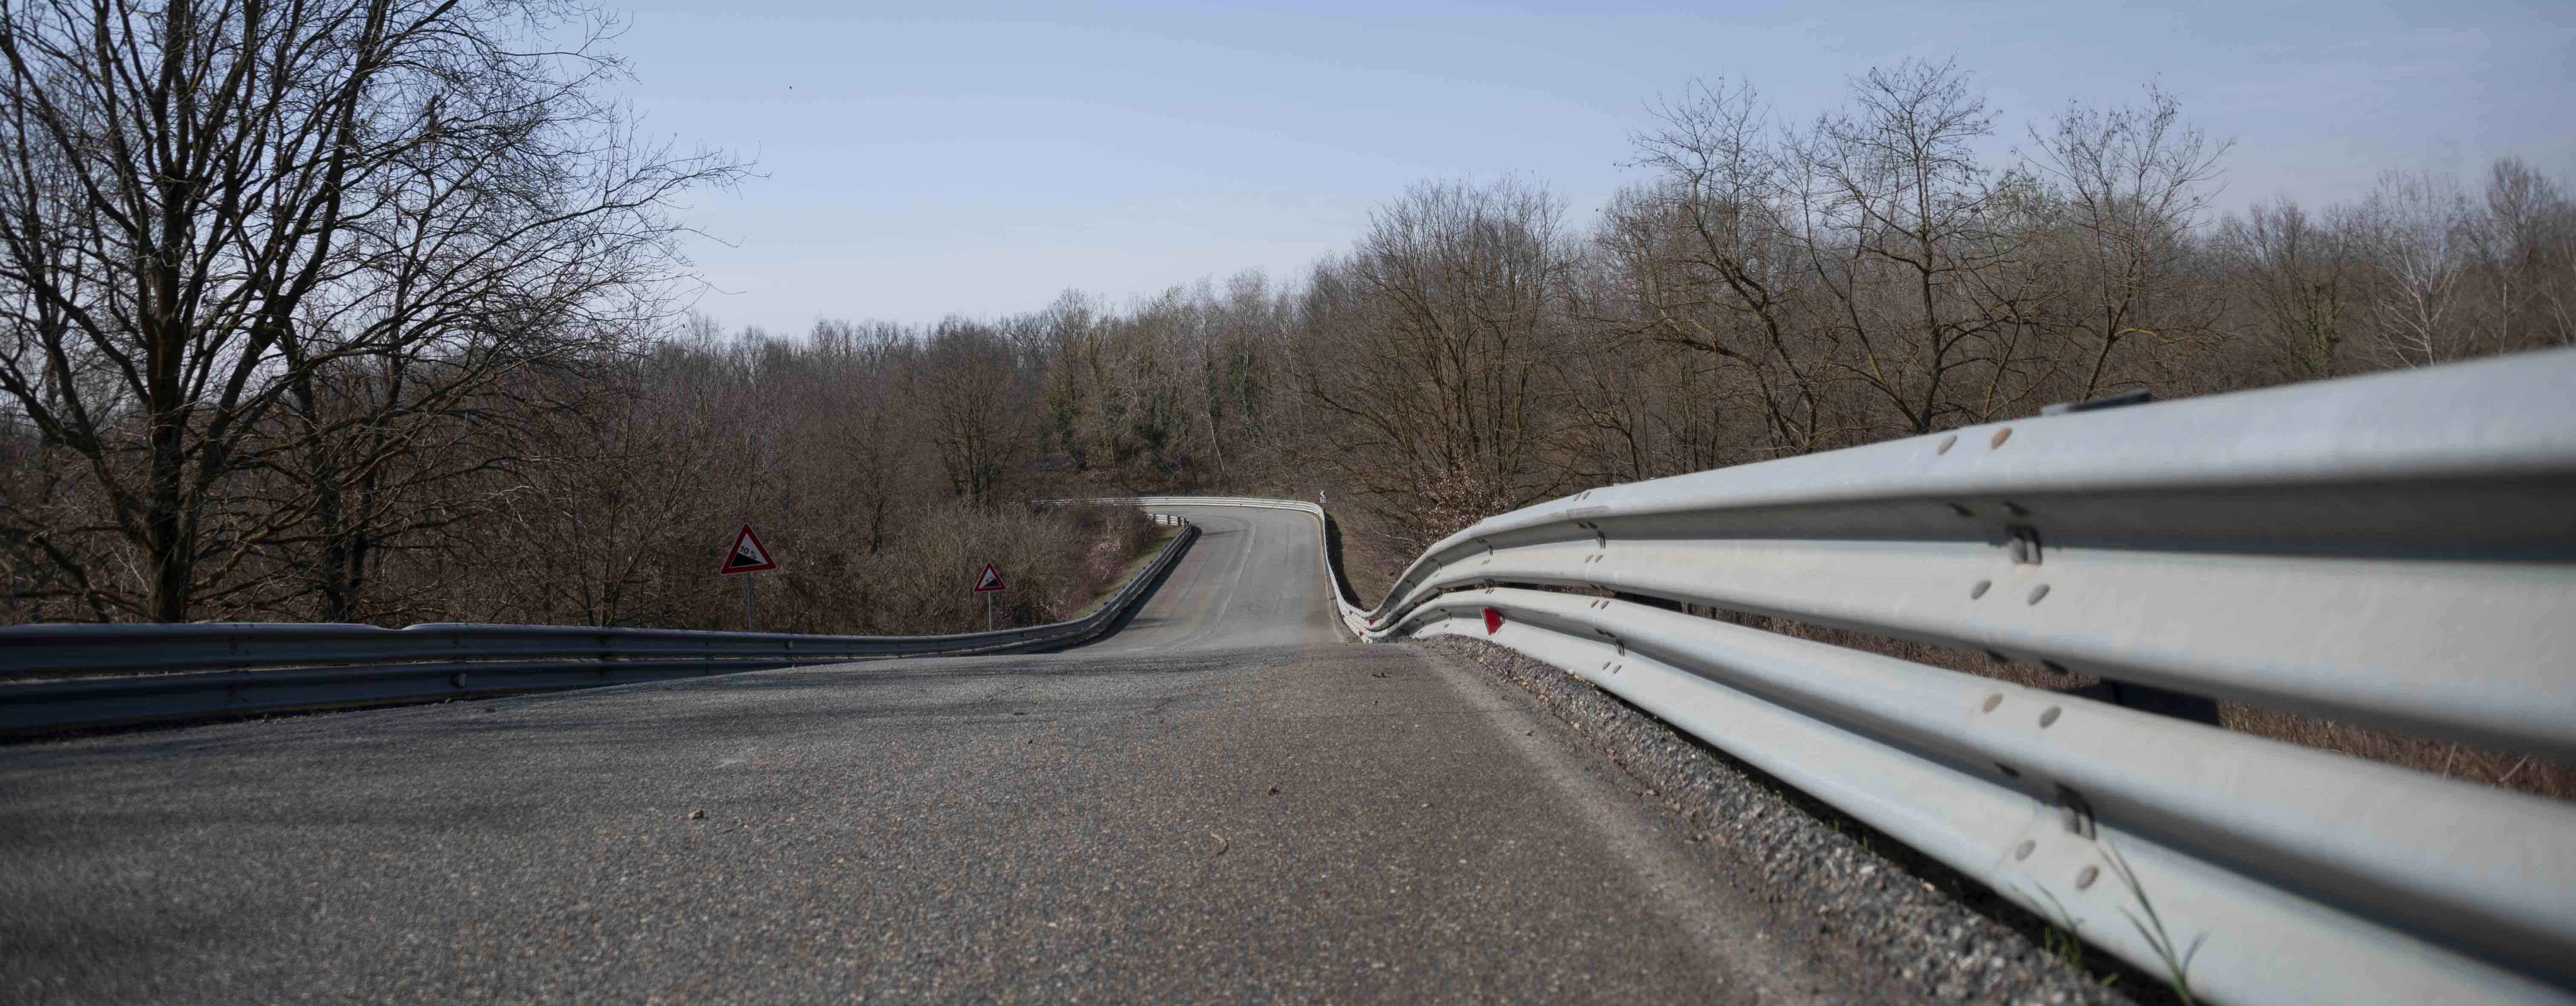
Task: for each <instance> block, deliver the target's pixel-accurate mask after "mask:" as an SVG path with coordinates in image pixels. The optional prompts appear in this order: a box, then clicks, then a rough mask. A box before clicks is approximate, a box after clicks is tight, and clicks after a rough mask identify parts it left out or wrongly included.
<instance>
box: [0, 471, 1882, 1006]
mask: <svg viewBox="0 0 2576 1006" xmlns="http://www.w3.org/2000/svg"><path fill="white" fill-rule="evenodd" d="M1180 512H1185V513H1188V514H1189V516H1190V517H1191V518H1192V519H1194V520H1196V521H1197V522H1198V523H1199V524H1200V525H1201V527H1202V528H1203V529H1204V531H1205V534H1204V536H1203V537H1202V538H1201V539H1200V540H1199V542H1198V543H1197V545H1195V546H1194V547H1193V548H1192V550H1191V552H1190V553H1189V554H1188V555H1187V556H1186V557H1185V558H1184V559H1183V560H1182V562H1181V563H1180V565H1179V566H1178V567H1176V568H1175V569H1174V570H1173V571H1172V573H1171V574H1170V576H1169V577H1168V578H1167V579H1166V580H1165V582H1164V583H1163V584H1162V586H1161V587H1160V588H1159V589H1158V590H1157V591H1156V593H1155V594H1154V596H1153V597H1152V598H1151V600H1150V601H1148V603H1147V604H1146V605H1145V606H1144V607H1143V608H1141V609H1140V610H1139V611H1138V612H1137V614H1136V615H1135V616H1134V617H1133V618H1132V619H1131V621H1130V623H1129V624H1128V625H1127V626H1126V627H1125V628H1124V629H1123V630H1122V631H1120V632H1118V633H1117V634H1115V635H1113V636H1110V637H1108V638H1106V639H1104V640H1102V641H1100V642H1098V643H1095V644H1094V645H1092V646H1089V647H1085V648H1082V649H1079V650H1074V651H1070V652H1065V653H1058V654H1049V655H1041V656H1007V657H974V658H947V659H923V660H907V661H901V662H879V663H864V664H847V665H838V666H831V667H820V668H805V669H798V670H784V671H771V672H762V673H754V674H741V675H732V676H726V677H718V678H708V679H702V680H696V681H690V682H684V683H673V684H656V685H639V686H628V687H621V688H610V689H599V690H593V691H585V692H572V693H561V694H554V695H546V696H532V697H522V698H512V699H502V700H493V701H484V702H466V703H451V704H446V705H439V706H428V707H415V708H409V709H397V710H384V711H373V712H356V713H343V714H335V715H323V716H309V717H300V718H292V719H283V720H276V721H270V722H265V723H234V724H224V725H215V726H204V727H195V728H189V729H177V730H165V731H157V732H145V733H133V734H124V735H117V736H107V737H96V738H89V739H84V740H77V741H70V742H58V743H48V744H30V745H19V746H15V747H10V748H0V1000H5V1001H18V1002H54V1001H63V1002H140V1001H234V1002H271V1001H280V1000H287V999H302V998H312V999H323V1000H335V1001H346V1000H365V1001H384V1000H447V1001H491V1000H507V1001H523V1000H531V999H548V1000H552V999H583V1000H589V999H596V1000H604V1001H628V1002H632V1001H671V1002H697V1001H719V1000H736V1001H782V1000H784V1001H823V1000H833V1001H839V1000H855V999H862V998H865V999H878V1000H889V999H890V1000H898V1001H909V1000H916V999H924V998H935V999H976V1000H986V999H1009V1000H1030V999H1035V1000H1048V1001H1105V1002H1123V1001H1199V1000H1210V999H1261V1000H1272V999H1294V1000H1329V1001H1349V1000H1370V1001H1396V1000H1402V1001H1413V1000H1496V999H1513V1000H1542V1001H1640V1000H1644V1001H1733V1002H1750V1001H1757V1000H1758V1001H1765V1002H1773V1001H1806V1000H1809V999H1811V998H1836V997H1837V996H1835V995H1834V994H1832V993H1825V994H1823V995H1818V994H1816V990H1817V989H1819V988H1820V987H1821V988H1828V989H1830V988H1834V987H1837V983H1836V982H1835V981H1833V980H1832V979H1830V978H1819V977H1816V976H1814V975H1812V974H1810V973H1808V972H1809V971H1811V970H1812V968H1811V967H1810V966H1807V965H1803V964H1801V963H1800V962H1799V961H1798V960H1792V959H1790V955H1789V954H1788V952H1787V951H1783V950H1779V949H1778V948H1777V945H1776V942H1775V941H1773V940H1772V939H1771V938H1770V937H1769V935H1767V934H1764V933H1762V932H1760V931H1759V930H1760V925H1759V923H1758V922H1757V921H1755V920H1758V919H1759V918H1762V917H1763V916H1762V915H1761V913H1760V912H1758V911H1757V910H1754V909H1751V908H1748V907H1746V906H1745V905H1744V904H1742V903H1741V902H1742V901H1744V900H1745V899H1746V897H1747V896H1746V895H1744V894H1741V893H1737V892H1736V891H1734V890H1733V889H1732V888H1731V887H1729V885H1728V884H1727V883H1725V882H1724V881H1723V880H1722V879H1720V878H1714V877H1712V876H1710V875H1709V874H1708V873H1707V871H1706V870H1704V869H1703V868H1701V867H1699V866H1696V865H1693V863H1692V862H1691V861H1690V860H1689V859H1688V857H1686V856H1684V855H1682V854H1681V853H1680V852H1679V851H1678V850H1677V849H1676V848H1675V838H1674V837H1673V835H1672V834H1670V833H1669V832H1668V830H1666V829H1664V828H1663V827H1662V826H1659V825H1658V824H1656V823H1655V822H1654V820H1653V819H1652V818H1650V817H1649V816H1647V815H1646V814H1645V813H1643V812H1642V811H1641V810H1640V809H1639V800H1638V799H1637V796H1636V794H1635V793H1633V792H1631V790H1630V789H1629V788H1628V787H1627V786H1625V785H1623V783H1624V780H1623V779H1622V778H1620V777H1619V776H1618V775H1617V773H1616V772H1615V770H1614V769H1612V768H1611V767H1609V766H1607V765H1606V764H1603V763H1601V762H1598V761H1596V760H1595V759H1594V758H1593V757H1592V756H1590V755H1587V754H1585V753H1583V749H1582V748H1580V747H1578V746H1577V745H1576V744H1575V743H1572V742H1570V740H1569V738H1567V737H1565V736H1563V735H1561V734H1560V732H1559V728H1557V727H1554V726H1553V725H1552V721H1548V720H1546V718H1545V717H1544V715H1543V714H1538V713H1534V712H1533V707H1532V706H1531V705H1530V704H1529V703H1528V700H1527V699H1526V697H1524V696H1522V695H1520V694H1519V693H1517V692H1513V693H1506V692H1504V691H1501V690H1497V689H1496V688H1494V687H1493V686H1492V685H1490V684H1489V683H1488V679H1486V678H1484V677H1482V676H1480V675H1478V674H1476V673H1474V672H1473V671H1471V670H1468V669H1465V668H1463V667H1462V666H1460V665H1459V664H1457V663H1456V662H1455V658H1451V657H1447V656H1444V655H1441V654H1438V653H1436V652H1432V651H1427V650H1423V649H1419V648H1415V647H1409V646H1363V645H1359V644H1355V643H1349V642H1346V641H1345V640H1344V639H1343V638H1342V637H1341V636H1339V635H1338V633H1337V630H1336V629H1335V628H1334V627H1333V622H1332V621H1331V618H1330V614H1329V611H1330V608H1329V603H1328V601H1327V595H1326V593H1325V587H1324V584H1323V582H1322V578H1321V576H1320V574H1319V573H1318V572H1317V569H1318V566H1319V562H1318V559H1317V556H1316V554H1315V549H1316V547H1317V544H1316V538H1317V535H1316V533H1315V527H1314V524H1313V519H1312V518H1311V517H1307V516H1305V515H1303V514H1298V513H1293V512H1285V511H1264V510H1234V509H1218V508H1203V509H1191V510H1183V511H1180ZM701 812H702V813H703V816H702V817H701V816H698V815H699V814H700V813H701Z"/></svg>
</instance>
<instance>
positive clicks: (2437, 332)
mask: <svg viewBox="0 0 2576 1006" xmlns="http://www.w3.org/2000/svg"><path fill="white" fill-rule="evenodd" d="M2467 210H2468V197H2467V195H2465V194H2464V193H2462V192H2461V191H2460V186H2459V182H2458V181H2457V180H2456V179H2453V178H2452V177H2450V176H2448V175H2442V174H2436V173H2433V172H2428V171H2417V172H2409V171H2388V172H2382V173H2381V174H2380V176H2379V187H2378V188H2376V189H2374V190H2372V191H2371V193H2370V196H2369V198H2368V199H2366V200H2364V201H2363V203H2362V206H2361V216H2360V222H2361V228H2362V231H2361V233H2362V240H2363V243H2364V247H2365V248H2366V249H2368V252H2369V255H2370V261H2371V264H2372V265H2373V266H2374V267H2375V271H2376V272H2377V273H2378V275H2377V277H2376V278H2377V280H2378V282H2377V284H2376V285H2375V286H2374V291H2373V292H2374V295H2373V297H2372V298H2371V301H2370V313H2369V320H2370V323H2371V333H2372V334H2373V335H2374V336H2375V337H2376V339H2375V342H2374V345H2373V348H2375V349H2376V350H2378V351H2379V352H2380V353H2381V354H2383V355H2384V356H2385V357H2386V358H2387V359H2389V360H2390V361H2392V362H2395V363H2398V364H2400V365H2404V366H2423V365H2426V364H2432V363H2439V362H2441V361H2443V360H2450V359H2457V358H2459V357H2461V356H2463V355H2466V354H2467V353H2468V352H2469V350H2470V345H2469V343H2468V340H2467V338H2466V337H2465V336H2464V335H2463V333H2461V332H2459V331H2458V330H2457V320H2458V319H2457V318H2456V317H2455V315H2456V314H2457V313H2458V310H2459V307H2460V304H2459V293H2460V279H2461V277H2462V275H2463V274H2464V272H2465V267H2466V265H2467V260H2468V248H2467V242H2466V241H2464V240H2463V238H2464V236H2465V234H2464V231H2465V223H2466V221H2465V217H2466V216H2467Z"/></svg>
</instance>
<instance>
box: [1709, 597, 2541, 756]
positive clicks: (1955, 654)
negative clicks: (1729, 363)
mask: <svg viewBox="0 0 2576 1006" xmlns="http://www.w3.org/2000/svg"><path fill="white" fill-rule="evenodd" d="M1694 610H1699V609H1694ZM1718 617H1721V618H1723V619H1724V620H1726V621H1729V622H1734V623H1736V624H1739V625H1745V626H1748V627H1751V628H1757V629H1766V630H1769V631H1772V632H1778V633H1781V634H1782V635H1788V636H1795V637H1797V638H1800V639H1812V640H1815V641H1816V642H1820V643H1831V644H1833V645H1835V646H1843V647H1849V648H1851V649H1855V650H1862V651H1866V652H1869V653H1876V654H1880V655H1883V656H1890V657H1895V658H1898V659H1900V660H1910V661H1913V662H1915V663H1918V664H1929V665H1931V666H1934V667H1943V668H1948V669H1950V670H1954V671H1960V672H1964V673H1968V674H1974V675H1978V676H1980V677H1987V678H1994V679H1996V680H1998V681H2009V682H2012V683H2013V684H2016V685H2021V686H2024V687H2027V688H2037V689H2042V690H2046V691H2053V692H2066V693H2070V694H2071V693H2081V692H2085V691H2087V690H2089V689H2093V688H2095V687H2097V686H2099V685H2100V684H2101V681H2100V679H2097V678H2091V677H2087V676H2084V675H2081V674H2064V673H2059V672H2057V671H2051V670H2048V669H2046V668H2042V667H2039V666H2036V665H2033V664H2028V663H2022V662H2018V661H1997V660H1994V659H1992V658H1990V657H1988V656H1986V655H1985V654H1983V653H1977V652H1972V651H1968V650H1959V649H1952V648H1950V647H1946V646H1934V645H1931V644H1928V643H1917V642H1911V641H1907V640H1898V639H1888V638H1886V637H1883V636H1873V635H1869V634H1867V633H1861V632H1853V631H1850V630H1847V629H1834V628H1827V627H1824V626H1818V625H1807V624H1804V623H1800V622H1792V621H1789V620H1786V619H1774V618H1766V617H1763V616H1760V615H1741V616H1739V615H1734V614H1731V613H1724V614H1720V615H1719V616H1718ZM2218 713H2219V722H2220V725H2222V726H2225V727H2226V728H2228V729H2230V730H2236V731H2240V732H2243V733H2249V734H2253V735H2255V736H2257V737H2266V738H2270V739H2272V740H2276V741H2285V742H2288V743H2291V744H2297V745H2300V746H2302V747H2310V748H2316V749H2318V750H2321V751H2332V752H2335V753H2336V754H2342V755H2350V756H2352V757H2355V758H2367V759H2369V760H2371V761H2376V762H2384V763H2387V764H2390V765H2396V766H2399V767H2401V768H2409V769H2414V770H2416V771H2418V772H2429V773H2432V774H2434V775H2438V776H2443V777H2446V778H2451V779H2461V780H2465V781H2468V782H2473V783H2478V784H2481V785H2487V786H2497V787H2501V788H2504V789H2509V790H2513V791H2516V792H2521V793H2529V794H2532V795H2534V796H2543V797H2549V798H2552V799H2557V800H2576V765H2568V764H2566V763H2564V762H2558V761H2552V760H2550V759H2546V758H2541V757H2538V756H2536V755H2524V754H2516V753H2513V752H2507V751H2496V750H2491V749H2486V748H2477V747H2471V746H2469V745H2466V744H2456V743H2452V742H2450V741H2434V740H2423V739H2420V738H2414V737H2407V736H2404V735H2401V734H2392V733H2389V732H2387V731H2384V730H2376V729H2372V728H2370V727H2363V726H2355V725H2353V724H2350V723H2342V722H2338V721H2335V720H2328V719H2321V718H2318V717H2314V716H2306V715H2302V714H2299V713H2290V712H2283V711H2281V710H2277V709H2266V708H2263V707H2260V706H2250V705H2246V704H2244V703H2240V702H2221V703H2219V704H2218Z"/></svg>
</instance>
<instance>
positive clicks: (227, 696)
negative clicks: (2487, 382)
mask: <svg viewBox="0 0 2576 1006" xmlns="http://www.w3.org/2000/svg"><path fill="white" fill-rule="evenodd" d="M1157 523H1170V521H1157ZM1179 523H1180V524H1181V525H1182V530H1181V533H1180V534H1178V535H1175V536H1173V538H1172V539H1171V540H1170V541H1169V542H1166V543H1165V544H1164V546H1163V548H1162V549H1161V550H1160V551H1159V552H1157V553H1156V554H1155V557H1154V559H1153V561H1152V562H1150V563H1148V564H1147V565H1146V566H1145V568H1144V569H1143V570H1141V571H1139V572H1138V573H1137V574H1136V575H1135V576H1134V577H1132V578H1130V579H1129V580H1128V581H1127V583H1126V584H1125V585H1123V586H1121V587H1120V588H1119V590H1118V592H1117V593H1116V594H1113V595H1111V597H1110V599H1109V600H1108V602H1107V603H1105V604H1103V605H1101V606H1100V608H1099V609H1098V610H1096V611H1093V612H1091V613H1090V614H1087V615H1084V616H1083V617H1081V618H1077V619H1073V620H1070V621H1064V622H1054V623H1050V624H1046V625H1034V626H1024V627H1021V628H1015V629H1002V630H999V631H995V632H970V633H959V634H955V635H942V636H815V635H798V634H793V633H778V632H757V633H755V632H699V631H691V630H683V629H603V628H590V627H584V626H552V625H468V624H431V625H414V626H411V627H408V628H402V629H384V628H378V627H375V626H369V625H282V624H261V623H199V624H189V625H24V626H12V627H8V628H0V674H4V675H7V676H10V677H22V678H23V677H29V676H37V675H45V674H101V673H120V672H122V673H126V674H128V675H129V676H123V677H113V678H88V679H75V680H57V681H40V682H33V683H0V734H23V733H32V732H45V731H56V730H65V729H79V728H87V727H100V726H113V725H121V724H130V723H142V722H151V721H155V720H167V719H189V718H199V717H205V716H210V715H227V714H235V713H249V712H275V711H285V710H291V709H310V708H327V707H332V706H346V705H364V704H375V703H386V702H403V701H421V700H428V699H437V698H451V697H454V698H462V697H469V696H475V695H490V694H500V693H510V692H527V691H543V690H553V689H563V688H584V687H597V686H601V685H613V684H627V683H632V682H638V681H655V680H663V679H668V678H676V677H700V676H705V675H712V674H729V673H736V672H741V671H755V670H768V669H773V668H779V667H793V666H798V665H803V664H817V663H832V662H839V661H848V660H865V659H881V658H891V657H912V656H961V655H969V654H981V653H1017V652H1028V651H1032V650H1043V649H1051V648H1057V647H1063V646H1070V645H1073V644H1076V643H1080V642H1084V641H1087V640H1090V639H1092V638H1094V637H1096V636H1099V635H1100V634H1101V633H1103V632H1106V631H1107V630H1108V629H1109V628H1110V627H1111V626H1112V625H1114V624H1115V623H1116V622H1117V620H1118V619H1119V617H1120V616H1122V615H1124V614H1126V613H1127V611H1128V610H1129V609H1130V608H1133V607H1134V606H1135V605H1136V604H1137V602H1139V601H1141V600H1142V599H1143V598H1144V596H1145V594H1146V592H1147V591H1148V590H1149V589H1150V588H1151V587H1152V586H1153V584H1154V583H1155V582H1156V581H1157V580H1158V579H1159V578H1160V577H1161V576H1162V575H1163V574H1164V573H1165V572H1166V571H1168V570H1169V569H1170V568H1171V567H1172V564H1173V563H1175V562H1177V561H1179V559H1180V556H1181V554H1182V553H1183V552H1185V551H1186V550H1187V549H1188V548H1189V546H1190V543H1191V542H1193V541H1195V540H1196V539H1197V537H1198V535H1199V531H1198V529H1197V528H1196V527H1193V526H1189V525H1188V523H1187V522H1186V521H1180V522H1179ZM219 668H235V669H236V670H228V671H227V670H217V669H219ZM249 668H259V669H257V670H250V669H249ZM157 671H181V672H212V673H151V672H157Z"/></svg>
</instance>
